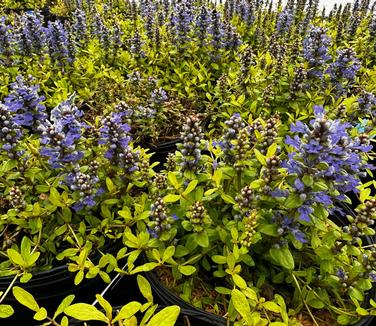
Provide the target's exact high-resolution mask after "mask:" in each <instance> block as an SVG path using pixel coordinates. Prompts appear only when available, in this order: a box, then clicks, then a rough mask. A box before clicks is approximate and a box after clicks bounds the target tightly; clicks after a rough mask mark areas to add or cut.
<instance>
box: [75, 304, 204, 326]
mask: <svg viewBox="0 0 376 326" xmlns="http://www.w3.org/2000/svg"><path fill="white" fill-rule="evenodd" d="M121 307H122V306H115V307H113V311H114V312H116V311H119V310H120V309H121ZM163 308H166V307H165V306H162V305H159V306H158V308H157V310H156V312H155V313H157V312H159V311H161V310H162V309H163ZM114 315H116V313H114ZM187 316H188V313H187V312H186V311H185V310H184V309H181V310H180V315H179V317H178V320H177V321H176V323H175V326H196V325H200V324H195V323H193V322H192V320H191V319H189V318H188V317H187ZM138 319H139V320H141V319H142V317H141V316H140V318H138ZM69 325H70V326H71V325H75V326H79V325H80V326H83V325H84V322H82V321H79V320H70V321H69ZM86 325H88V326H104V323H101V322H97V321H92V322H91V321H90V322H86ZM161 326H163V325H161Z"/></svg>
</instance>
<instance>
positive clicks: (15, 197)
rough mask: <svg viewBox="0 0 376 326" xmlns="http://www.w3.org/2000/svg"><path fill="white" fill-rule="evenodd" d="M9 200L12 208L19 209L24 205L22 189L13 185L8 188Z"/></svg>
mask: <svg viewBox="0 0 376 326" xmlns="http://www.w3.org/2000/svg"><path fill="white" fill-rule="evenodd" d="M9 201H10V204H11V206H12V207H13V208H16V209H20V208H22V207H24V206H25V205H26V203H25V200H24V196H23V193H22V190H21V188H20V187H18V186H13V187H12V188H10V190H9Z"/></svg>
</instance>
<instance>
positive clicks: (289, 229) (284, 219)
mask: <svg viewBox="0 0 376 326" xmlns="http://www.w3.org/2000/svg"><path fill="white" fill-rule="evenodd" d="M271 222H272V223H273V224H276V225H278V233H279V235H280V236H284V235H287V234H291V235H293V236H294V238H295V239H296V240H298V241H299V242H301V243H307V242H308V241H307V238H306V235H305V233H304V232H303V231H302V230H301V229H300V225H299V224H298V223H297V222H295V221H294V220H293V219H292V218H290V217H288V216H286V215H285V214H284V213H282V212H277V213H276V214H275V215H274V216H273V217H272V220H271Z"/></svg>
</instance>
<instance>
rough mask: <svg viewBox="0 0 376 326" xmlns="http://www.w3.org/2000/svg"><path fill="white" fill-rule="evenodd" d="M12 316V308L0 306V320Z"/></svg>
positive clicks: (4, 305) (5, 305)
mask: <svg viewBox="0 0 376 326" xmlns="http://www.w3.org/2000/svg"><path fill="white" fill-rule="evenodd" d="M13 314H14V310H13V308H12V306H10V305H8V304H0V318H8V317H10V316H12V315H13Z"/></svg>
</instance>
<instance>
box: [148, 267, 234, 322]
mask: <svg viewBox="0 0 376 326" xmlns="http://www.w3.org/2000/svg"><path fill="white" fill-rule="evenodd" d="M145 277H146V278H147V280H148V281H149V282H150V284H151V288H152V290H153V295H154V297H155V300H156V302H157V303H159V304H161V305H164V306H171V305H177V306H179V307H180V308H181V309H182V312H181V314H180V315H181V317H182V318H186V319H188V320H189V322H190V324H191V325H194V326H227V325H228V324H227V322H228V321H227V320H226V319H225V318H223V317H221V316H218V315H214V314H212V313H209V312H206V311H204V310H202V309H199V308H196V307H195V306H193V305H191V304H190V303H188V302H186V301H184V300H183V299H181V298H180V297H178V296H177V295H176V294H175V293H173V292H172V291H171V290H170V289H168V288H167V287H165V286H164V285H163V284H162V283H161V281H160V280H159V279H158V277H157V275H156V274H155V273H153V272H148V273H145Z"/></svg>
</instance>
